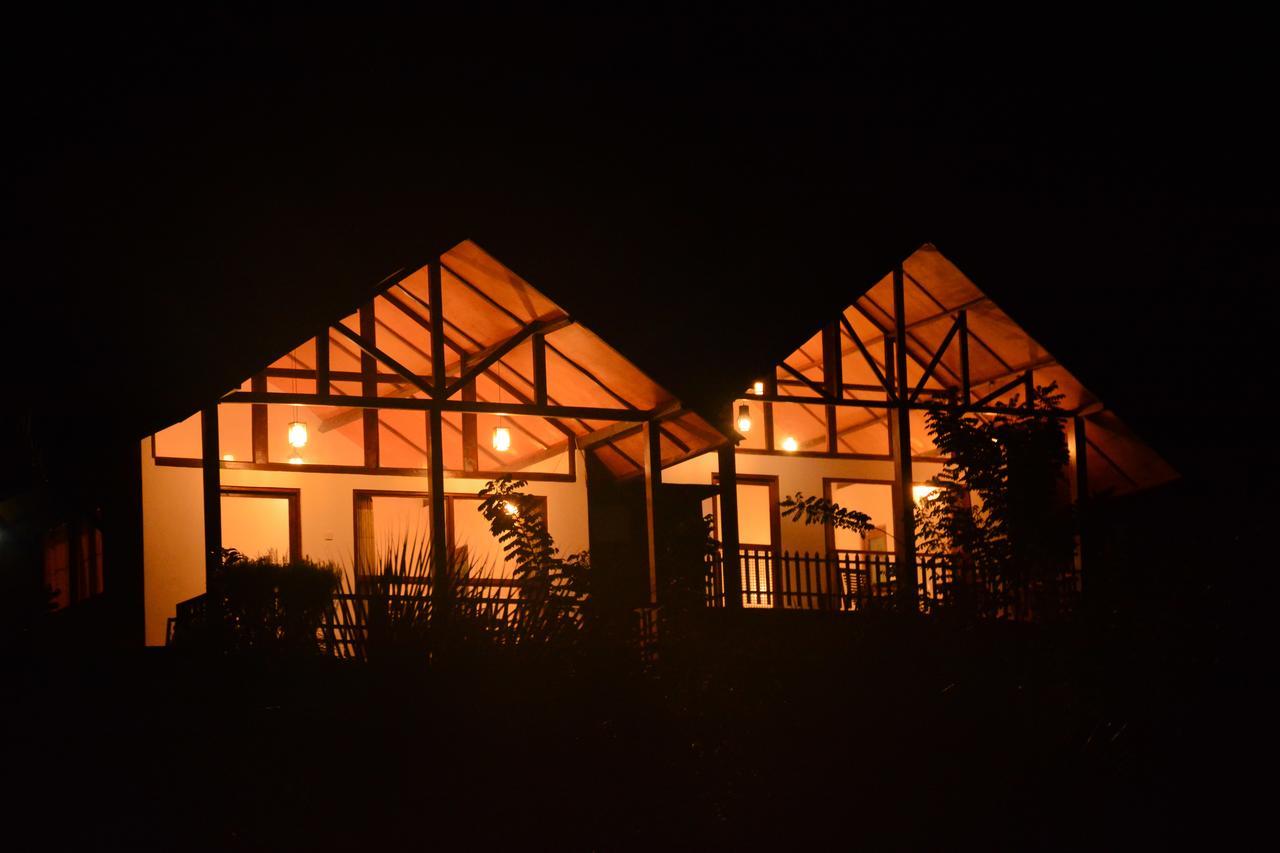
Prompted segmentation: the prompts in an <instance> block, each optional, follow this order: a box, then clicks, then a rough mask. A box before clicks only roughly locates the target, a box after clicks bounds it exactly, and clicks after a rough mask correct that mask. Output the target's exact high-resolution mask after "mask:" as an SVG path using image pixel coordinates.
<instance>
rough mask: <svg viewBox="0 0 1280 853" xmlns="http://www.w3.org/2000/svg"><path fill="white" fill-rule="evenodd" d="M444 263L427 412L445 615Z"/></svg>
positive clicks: (435, 271) (438, 587)
mask: <svg viewBox="0 0 1280 853" xmlns="http://www.w3.org/2000/svg"><path fill="white" fill-rule="evenodd" d="M440 275H441V273H440V263H439V262H438V261H437V262H435V263H432V264H429V265H428V266H427V302H428V304H429V306H430V308H431V388H432V395H431V397H432V402H433V403H436V404H437V405H436V406H432V408H431V410H430V411H429V412H428V413H427V420H428V425H427V432H428V433H429V436H430V440H431V459H430V463H429V468H428V475H429V477H430V485H429V486H428V489H427V491H428V492H429V494H430V500H431V545H432V550H431V580H432V583H431V593H432V600H433V603H434V605H435V612H436V613H437V614H439V615H441V616H443V615H444V614H445V613H447V612H448V607H447V599H448V594H449V589H448V578H447V577H446V573H447V572H448V568H449V562H448V561H449V552H448V548H447V543H446V541H445V537H446V536H447V533H446V530H447V528H446V526H445V517H444V413H443V412H441V411H440V408H439V406H438V404H439V403H440V402H441V401H442V400H444V398H445V385H446V377H445V375H444V363H445V362H444V312H443V303H444V298H443V296H442V287H441V282H440Z"/></svg>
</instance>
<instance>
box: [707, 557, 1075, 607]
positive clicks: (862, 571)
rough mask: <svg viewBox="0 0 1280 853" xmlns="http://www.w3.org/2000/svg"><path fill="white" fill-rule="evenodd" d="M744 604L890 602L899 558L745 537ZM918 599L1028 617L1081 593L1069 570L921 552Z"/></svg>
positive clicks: (719, 570)
mask: <svg viewBox="0 0 1280 853" xmlns="http://www.w3.org/2000/svg"><path fill="white" fill-rule="evenodd" d="M739 560H740V563H741V577H742V605H743V607H747V608H775V609H782V610H825V611H836V612H849V611H858V610H871V609H887V608H889V607H891V606H893V601H894V598H895V592H896V589H897V581H898V579H897V571H896V559H895V556H894V554H893V553H891V552H886V551H859V550H852V549H836V550H832V551H828V552H825V553H824V552H817V553H809V552H800V551H797V552H788V551H778V550H775V549H773V548H772V547H770V546H760V545H743V546H742V547H741V549H740V551H739ZM722 562H723V561H722V559H721V556H720V555H719V554H717V555H716V556H715V557H714V558H712V559H710V560H708V563H707V575H706V578H707V580H706V600H707V606H709V607H723V606H724V603H725V592H724V589H725V586H724V577H723V567H722ZM915 582H916V589H917V595H916V598H917V601H918V603H919V607H920V609H921V610H922V611H925V612H929V611H933V610H935V609H938V608H942V607H945V606H947V605H951V604H957V603H959V602H960V599H961V598H962V597H963V598H964V599H965V603H966V604H967V605H968V606H970V607H972V608H973V609H974V610H975V612H977V613H980V614H984V615H989V616H992V617H995V618H1008V619H1029V618H1032V617H1033V615H1034V612H1035V611H1036V610H1037V608H1040V609H1043V607H1044V606H1045V605H1046V603H1048V602H1052V605H1053V606H1054V607H1058V608H1062V607H1066V608H1070V607H1071V606H1073V604H1074V600H1075V597H1076V595H1078V593H1079V583H1078V578H1077V577H1076V575H1075V574H1074V573H1073V572H1072V571H1071V570H1069V569H1067V570H1064V571H1063V572H1062V573H1060V575H1059V576H1057V577H1056V578H1054V579H1053V580H1052V582H1050V583H1046V582H1043V581H1042V582H1039V583H1038V585H1037V586H1036V587H1035V588H1034V589H1032V588H1031V587H1030V585H1025V586H1019V585H1014V584H1011V583H1009V582H1008V581H1007V580H1006V579H1004V578H995V577H987V576H984V575H983V574H982V573H980V572H977V571H975V570H973V569H972V568H969V569H967V570H966V569H964V567H963V566H962V564H961V563H960V561H959V560H957V559H956V558H953V557H950V556H937V555H929V554H917V555H916V578H915Z"/></svg>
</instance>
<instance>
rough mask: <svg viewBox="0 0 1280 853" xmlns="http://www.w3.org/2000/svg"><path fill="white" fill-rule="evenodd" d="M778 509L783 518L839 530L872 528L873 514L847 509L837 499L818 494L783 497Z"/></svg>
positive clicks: (859, 530)
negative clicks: (829, 526)
mask: <svg viewBox="0 0 1280 853" xmlns="http://www.w3.org/2000/svg"><path fill="white" fill-rule="evenodd" d="M778 509H779V511H780V512H781V514H782V517H783V518H790V519H792V520H794V521H799V522H801V523H803V524H830V525H831V526H832V527H834V528H837V529H839V530H852V531H854V532H855V533H866V532H867V531H868V530H871V528H872V524H871V516H869V515H867V514H866V513H865V512H859V511H858V510H856V509H846V508H845V507H842V506H840V504H838V503H836V502H835V501H830V500H827V499H826V498H820V497H817V496H816V495H809V496H806V495H805V494H804V492H796V493H795V494H794V495H788V496H787V497H785V498H783V499H782V502H781V503H779V504H778Z"/></svg>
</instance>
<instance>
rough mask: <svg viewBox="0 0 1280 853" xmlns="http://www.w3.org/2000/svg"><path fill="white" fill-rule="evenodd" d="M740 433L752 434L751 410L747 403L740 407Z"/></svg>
mask: <svg viewBox="0 0 1280 853" xmlns="http://www.w3.org/2000/svg"><path fill="white" fill-rule="evenodd" d="M738 432H741V433H748V432H751V410H750V409H749V408H748V407H747V404H746V403H743V404H742V405H741V406H739V407H738Z"/></svg>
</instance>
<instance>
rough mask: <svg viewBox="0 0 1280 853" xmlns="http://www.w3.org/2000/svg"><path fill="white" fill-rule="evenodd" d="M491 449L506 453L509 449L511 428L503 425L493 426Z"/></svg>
mask: <svg viewBox="0 0 1280 853" xmlns="http://www.w3.org/2000/svg"><path fill="white" fill-rule="evenodd" d="M493 449H494V450H496V451H498V452H499V453H506V452H507V451H508V450H510V449H511V430H510V429H508V428H507V427H504V426H497V427H494V428H493Z"/></svg>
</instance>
